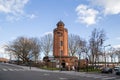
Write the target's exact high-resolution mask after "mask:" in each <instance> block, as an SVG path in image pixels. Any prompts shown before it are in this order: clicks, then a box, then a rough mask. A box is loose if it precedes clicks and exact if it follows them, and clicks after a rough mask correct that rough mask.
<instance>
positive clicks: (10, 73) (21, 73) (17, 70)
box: [0, 63, 120, 80]
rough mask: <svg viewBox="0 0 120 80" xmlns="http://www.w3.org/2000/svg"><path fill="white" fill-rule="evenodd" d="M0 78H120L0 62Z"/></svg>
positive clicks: (35, 79) (19, 79)
mask: <svg viewBox="0 0 120 80" xmlns="http://www.w3.org/2000/svg"><path fill="white" fill-rule="evenodd" d="M0 80H120V76H116V75H114V74H100V73H97V74H96V73H84V72H74V71H47V70H42V69H37V68H33V67H32V68H31V70H30V69H29V67H24V66H17V65H12V64H4V63H0Z"/></svg>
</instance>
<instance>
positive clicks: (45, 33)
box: [43, 32, 53, 35]
mask: <svg viewBox="0 0 120 80" xmlns="http://www.w3.org/2000/svg"><path fill="white" fill-rule="evenodd" d="M48 34H52V35H53V32H46V33H44V34H43V35H48Z"/></svg>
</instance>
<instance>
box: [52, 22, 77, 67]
mask: <svg viewBox="0 0 120 80" xmlns="http://www.w3.org/2000/svg"><path fill="white" fill-rule="evenodd" d="M56 26H57V28H55V29H54V31H53V34H54V41H53V56H54V57H55V59H56V60H58V61H59V64H60V66H62V67H63V68H65V67H68V66H73V65H74V62H75V60H77V57H73V56H69V54H68V30H67V29H66V28H65V27H64V26H65V24H64V23H63V22H62V21H59V22H58V23H57V24H56Z"/></svg>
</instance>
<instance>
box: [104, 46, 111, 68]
mask: <svg viewBox="0 0 120 80" xmlns="http://www.w3.org/2000/svg"><path fill="white" fill-rule="evenodd" d="M108 46H111V45H110V44H109V45H106V46H104V58H105V67H107V65H106V50H105V48H106V47H108Z"/></svg>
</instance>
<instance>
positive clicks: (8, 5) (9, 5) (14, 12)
mask: <svg viewBox="0 0 120 80" xmlns="http://www.w3.org/2000/svg"><path fill="white" fill-rule="evenodd" d="M28 2H29V0H0V13H3V14H6V19H7V20H8V21H13V20H16V21H17V20H20V19H21V18H22V19H23V18H30V19H33V18H35V15H34V14H31V15H29V14H26V12H25V11H24V8H25V6H26V4H27V3H28ZM28 15H29V17H28Z"/></svg>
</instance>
